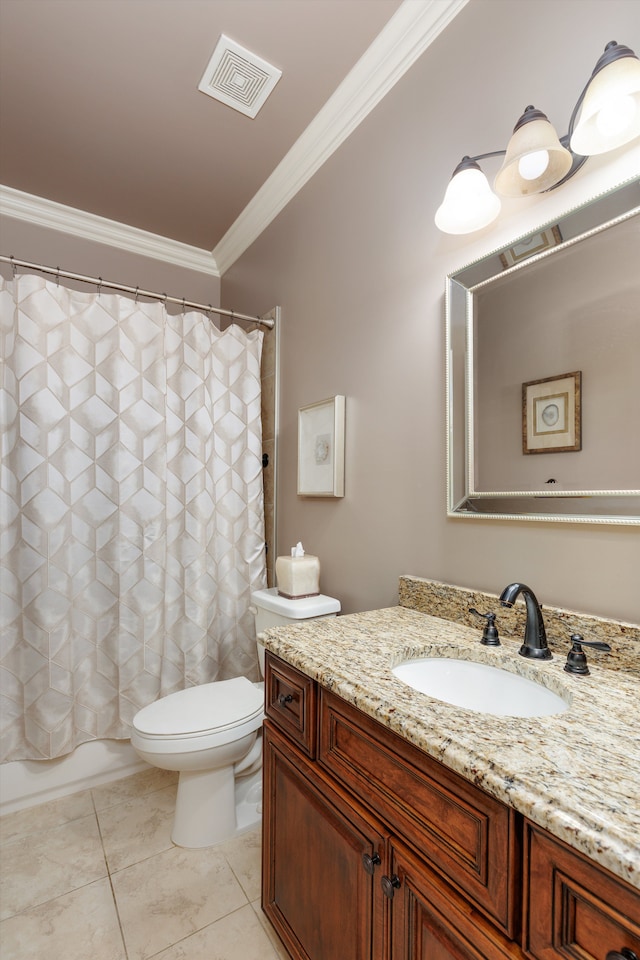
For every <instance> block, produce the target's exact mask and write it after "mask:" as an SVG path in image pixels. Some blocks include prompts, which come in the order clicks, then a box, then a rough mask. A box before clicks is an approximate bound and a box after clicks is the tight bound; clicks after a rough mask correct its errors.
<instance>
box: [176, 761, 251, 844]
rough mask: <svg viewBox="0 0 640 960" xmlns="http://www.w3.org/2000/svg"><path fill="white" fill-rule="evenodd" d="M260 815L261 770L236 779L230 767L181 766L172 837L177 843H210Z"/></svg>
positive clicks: (240, 829) (245, 826)
mask: <svg viewBox="0 0 640 960" xmlns="http://www.w3.org/2000/svg"><path fill="white" fill-rule="evenodd" d="M261 819H262V770H258V771H257V772H256V773H254V774H253V775H252V776H249V777H242V778H239V779H238V780H236V778H235V776H234V771H233V767H224V768H222V769H220V770H183V771H182V773H181V774H180V777H179V780H178V794H177V797H176V810H175V815H174V819H173V829H172V832H171V839H172V841H173V842H174V843H175V844H176V846H178V847H190V848H197V847H210V846H213V845H214V844H216V843H222V841H223V840H229V839H230V838H231V837H235V836H238V835H239V834H241V833H244V832H245V831H246V830H249V829H251V827H254V826H256V825H257V824H258V823H260V821H261Z"/></svg>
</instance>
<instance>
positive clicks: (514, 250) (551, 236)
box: [500, 226, 562, 270]
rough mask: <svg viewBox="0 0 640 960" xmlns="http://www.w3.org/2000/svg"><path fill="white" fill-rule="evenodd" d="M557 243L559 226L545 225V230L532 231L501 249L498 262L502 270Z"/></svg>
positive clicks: (559, 234) (559, 240)
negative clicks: (522, 238) (528, 235)
mask: <svg viewBox="0 0 640 960" xmlns="http://www.w3.org/2000/svg"><path fill="white" fill-rule="evenodd" d="M559 243H562V234H561V233H560V227H558V226H552V227H547V228H546V230H540V231H538V233H533V234H532V235H531V236H530V237H526V238H525V239H524V240H520V241H518V243H514V245H513V246H512V247H508V248H507V249H506V250H503V252H502V253H501V254H500V263H501V264H502V268H503V270H508V269H509V267H514V266H515V265H516V264H517V263H521V262H522V261H523V260H528V259H529V257H534V256H536V255H537V254H539V253H544V251H545V250H549V249H550V248H551V247H557V246H558V244H559Z"/></svg>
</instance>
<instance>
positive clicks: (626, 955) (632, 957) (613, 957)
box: [606, 947, 638, 960]
mask: <svg viewBox="0 0 640 960" xmlns="http://www.w3.org/2000/svg"><path fill="white" fill-rule="evenodd" d="M606 960H638V954H637V953H635V952H634V951H633V950H629V947H623V948H622V950H610V951H609V953H608V954H607V956H606Z"/></svg>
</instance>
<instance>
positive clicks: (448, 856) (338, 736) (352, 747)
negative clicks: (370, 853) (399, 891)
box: [318, 689, 520, 937]
mask: <svg viewBox="0 0 640 960" xmlns="http://www.w3.org/2000/svg"><path fill="white" fill-rule="evenodd" d="M320 703H321V710H320V740H319V746H318V759H319V761H320V762H321V763H322V765H323V766H324V767H325V768H326V769H327V770H329V771H330V772H331V773H332V774H333V775H334V777H336V778H337V779H338V780H339V781H341V782H342V783H344V784H345V785H347V786H348V787H349V788H350V789H352V790H354V791H355V792H356V794H357V796H359V797H360V799H361V800H363V801H364V802H365V803H366V804H368V805H369V806H370V807H371V808H372V809H373V810H375V812H376V813H378V814H379V815H380V816H381V817H382V818H383V819H384V820H385V821H386V822H387V823H388V824H389V825H390V827H391V829H392V830H395V831H397V832H398V833H399V834H400V835H401V836H403V837H404V838H405V840H407V841H408V842H409V843H411V844H412V845H413V846H414V848H415V849H416V850H417V851H418V852H419V853H420V854H421V856H423V857H425V858H426V859H428V860H429V861H430V862H431V863H432V865H434V866H435V867H436V869H437V870H438V871H439V872H440V873H441V874H442V875H444V876H445V877H446V878H447V879H448V880H449V881H451V882H452V883H453V884H454V885H455V886H457V887H458V889H460V890H462V891H463V892H465V893H466V894H467V895H468V896H470V897H471V898H472V899H473V901H474V902H475V904H476V905H477V906H478V907H479V909H480V910H482V911H483V912H484V913H485V914H486V915H487V916H489V917H490V918H491V919H492V920H493V922H494V923H497V924H498V925H499V927H500V928H501V929H502V930H503V931H504V932H505V933H506V934H507V935H508V936H510V937H514V936H516V935H517V934H518V933H519V928H518V919H517V911H516V903H517V899H518V895H519V892H520V887H519V885H518V881H519V871H518V869H517V865H518V857H519V855H520V845H519V842H518V835H519V831H518V825H519V820H518V818H517V815H516V814H515V812H514V811H513V810H511V809H509V808H508V807H506V806H505V805H504V804H502V803H500V801H498V800H496V799H494V798H493V797H490V796H489V795H488V794H486V793H484V791H482V790H479V789H478V788H477V787H474V785H473V784H471V783H468V782H467V781H466V780H464V779H463V778H462V777H459V776H458V775H457V774H455V773H453V772H452V771H450V770H447V769H446V768H445V767H444V766H443V765H442V764H440V763H438V762H437V761H436V760H433V759H432V758H430V757H428V756H427V755H426V754H424V753H423V752H422V751H421V750H418V749H417V747H414V746H413V745H412V744H409V743H407V742H406V741H405V740H403V739H402V738H401V737H399V736H397V735H396V734H394V733H392V732H391V731H390V730H387V728H386V727H384V726H382V725H381V724H380V723H377V722H376V721H375V720H372V719H371V718H369V717H367V716H366V715H365V714H363V713H361V712H360V711H358V710H355V709H354V708H353V707H351V706H350V705H349V704H348V703H345V701H343V700H341V699H340V698H338V697H336V696H335V695H334V694H332V693H329V692H328V691H326V690H324V689H322V690H321V692H320Z"/></svg>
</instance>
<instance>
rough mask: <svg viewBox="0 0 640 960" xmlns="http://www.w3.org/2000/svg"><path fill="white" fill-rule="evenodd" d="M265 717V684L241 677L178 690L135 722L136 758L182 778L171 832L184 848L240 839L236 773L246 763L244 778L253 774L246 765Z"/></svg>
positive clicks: (143, 710) (144, 708)
mask: <svg viewBox="0 0 640 960" xmlns="http://www.w3.org/2000/svg"><path fill="white" fill-rule="evenodd" d="M263 714H264V691H263V685H262V684H253V683H251V681H249V680H247V679H246V677H235V678H234V679H232V680H218V681H216V682H215V683H204V684H202V685H200V686H197V687H188V688H187V689H186V690H178V691H177V692H176V693H171V694H169V696H168V697H162V698H161V699H160V700H156V701H155V702H154V703H150V704H149V705H148V706H147V707H143V709H142V710H140V711H139V712H138V713H137V714H136V715H135V717H134V718H133V724H132V730H131V745H132V746H133V748H134V750H135V751H136V753H137V754H138V755H139V756H140V757H141V758H142V759H143V760H146V761H147V763H150V764H152V765H153V766H155V767H160V768H161V769H163V770H176V771H178V772H179V778H178V794H177V797H176V810H175V816H174V821H173V829H172V831H171V839H172V840H173V842H174V843H175V844H177V845H178V846H180V847H208V846H210V845H211V844H214V843H219V842H220V841H221V840H226V839H227V838H228V837H231V836H233V835H234V834H235V833H236V829H237V823H236V809H235V808H236V798H235V781H236V769H235V767H236V765H238V766H241V765H242V764H244V772H245V774H248V773H250V772H252V771H251V766H249V765H247V764H246V763H245V761H246V760H247V758H248V755H249V754H250V753H251V751H252V748H255V744H256V741H257V738H258V731H259V729H260V727H261V726H262V720H263ZM254 752H255V751H254ZM258 760H259V754H258V756H256V757H255V762H257V761H258ZM255 762H254V764H253V765H255ZM237 772H238V774H241V773H243V769H240V770H238V771H237Z"/></svg>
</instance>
